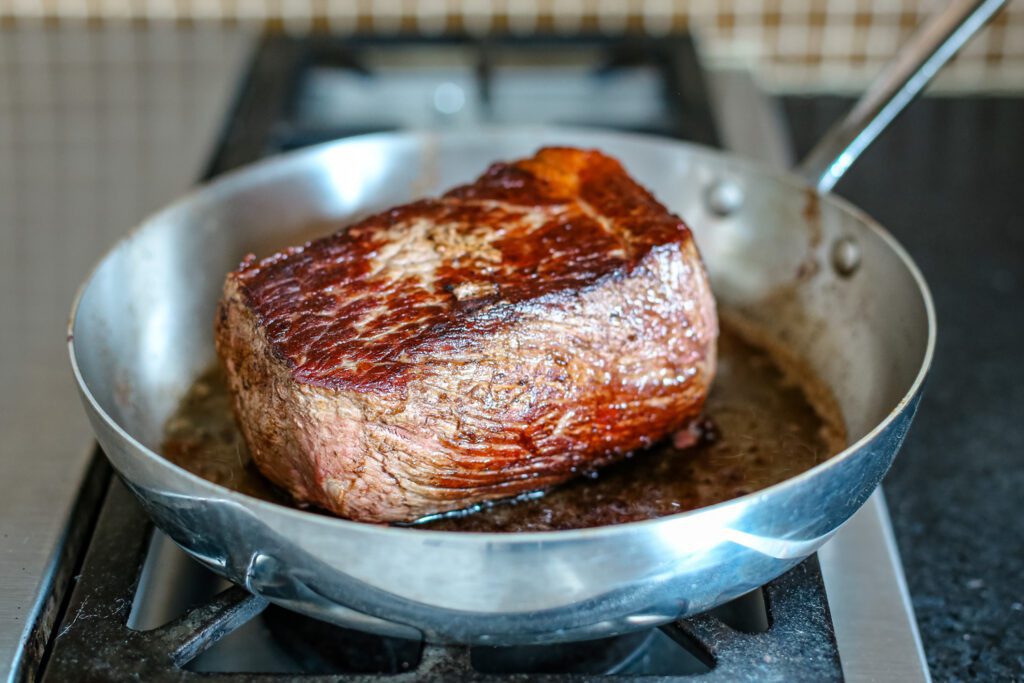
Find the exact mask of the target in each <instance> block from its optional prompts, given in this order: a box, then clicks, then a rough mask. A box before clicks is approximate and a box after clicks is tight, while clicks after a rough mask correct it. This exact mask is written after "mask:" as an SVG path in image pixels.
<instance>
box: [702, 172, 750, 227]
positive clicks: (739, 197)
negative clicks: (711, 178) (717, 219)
mask: <svg viewBox="0 0 1024 683" xmlns="http://www.w3.org/2000/svg"><path fill="white" fill-rule="evenodd" d="M704 201H705V202H706V203H707V205H708V209H710V210H711V212H712V213H714V214H716V215H718V216H722V217H723V218H724V217H725V216H729V215H731V214H733V213H735V212H736V211H737V210H738V209H739V208H740V207H741V206H743V190H741V189H740V186H739V185H737V184H736V183H734V182H733V181H731V180H716V181H715V182H714V183H712V184H711V186H710V187H708V189H707V192H705V194H704Z"/></svg>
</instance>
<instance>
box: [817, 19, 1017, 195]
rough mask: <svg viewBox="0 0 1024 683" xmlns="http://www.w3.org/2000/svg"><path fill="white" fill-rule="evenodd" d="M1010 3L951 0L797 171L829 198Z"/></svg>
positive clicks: (884, 69) (891, 63)
mask: <svg viewBox="0 0 1024 683" xmlns="http://www.w3.org/2000/svg"><path fill="white" fill-rule="evenodd" d="M1005 2H1006V0H953V2H950V3H949V4H948V5H947V6H946V7H945V8H944V9H942V10H941V11H940V12H938V13H937V14H936V15H935V16H933V17H932V18H930V19H929V20H928V21H927V22H926V23H925V24H924V26H922V27H921V28H920V29H919V30H918V31H917V32H916V33H915V34H914V35H913V36H912V37H911V39H910V42H908V43H907V44H906V45H905V46H904V47H903V48H902V49H901V50H900V51H899V53H898V54H897V55H896V57H895V58H894V59H893V60H892V61H891V62H889V63H888V64H887V65H886V66H885V68H883V69H882V72H881V73H879V74H878V76H876V77H875V80H874V81H873V82H872V83H871V85H870V86H869V87H868V89H867V92H865V93H864V95H863V96H862V97H861V98H860V100H858V102H857V104H856V105H854V107H853V109H851V110H850V113H848V114H847V115H846V117H845V118H843V120H842V121H840V122H839V123H837V124H835V125H834V126H832V128H830V129H829V131H828V132H827V133H825V136H824V137H823V138H822V139H821V140H820V141H819V142H818V144H817V145H815V147H814V149H812V150H811V152H810V153H809V154H808V155H807V156H806V157H805V158H804V160H803V161H802V162H800V165H799V166H798V167H797V173H798V174H799V175H801V176H803V177H804V178H805V179H806V180H807V182H809V183H810V184H811V185H813V186H814V187H815V188H816V189H817V190H818V192H819V193H825V192H828V191H830V190H831V189H832V187H833V186H834V185H835V184H836V183H837V182H838V181H839V179H840V178H842V177H843V174H844V173H846V171H847V169H849V168H850V166H851V165H852V164H853V162H854V161H856V160H857V157H859V156H860V154H861V152H863V151H864V150H865V149H867V147H868V145H870V144H871V143H872V142H874V140H875V138H877V137H878V135H879V134H880V133H881V132H882V131H883V130H885V128H886V126H888V125H889V124H890V123H891V122H892V120H893V119H894V118H896V116H897V115H898V114H899V113H900V112H901V111H903V108H904V107H906V106H907V105H908V104H909V103H910V101H911V100H913V99H914V98H915V97H916V96H917V94H918V93H919V92H921V90H922V89H923V88H924V86H925V85H927V84H928V82H929V81H930V80H931V79H932V77H933V76H935V74H936V73H938V71H939V69H941V68H942V66H943V65H944V64H945V63H946V62H947V61H948V60H949V58H950V57H952V56H953V55H954V54H956V52H957V50H959V49H960V48H961V47H962V46H963V45H964V44H965V43H966V42H967V41H968V40H970V39H971V37H972V36H973V35H974V34H975V33H976V32H977V31H978V29H980V28H981V27H982V26H984V24H985V22H987V21H988V20H989V19H990V18H991V17H992V15H993V14H995V13H996V12H997V11H998V10H999V8H1000V7H1002V6H1003V5H1004V4H1005Z"/></svg>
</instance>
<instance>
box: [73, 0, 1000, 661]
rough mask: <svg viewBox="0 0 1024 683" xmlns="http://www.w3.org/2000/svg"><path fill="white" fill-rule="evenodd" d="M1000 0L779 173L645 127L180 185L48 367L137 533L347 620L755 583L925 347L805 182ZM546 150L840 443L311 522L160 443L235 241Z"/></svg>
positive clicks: (874, 424) (567, 615) (877, 125)
mask: <svg viewBox="0 0 1024 683" xmlns="http://www.w3.org/2000/svg"><path fill="white" fill-rule="evenodd" d="M1000 4H1001V3H1000V2H991V1H990V2H982V3H978V2H960V3H954V4H952V5H950V7H949V8H948V9H947V10H945V11H944V13H943V14H942V15H941V16H939V17H938V18H936V19H935V20H933V22H932V23H931V24H929V25H928V26H927V27H926V28H925V29H924V30H923V31H922V32H921V33H920V34H919V35H918V37H917V39H916V40H915V41H914V43H913V44H911V45H910V46H909V47H908V50H909V51H908V52H906V53H904V54H903V55H902V57H901V58H900V60H898V61H897V62H896V63H894V64H893V65H892V66H891V67H890V68H889V70H888V71H886V73H885V74H884V75H883V77H882V80H881V81H879V84H878V85H876V86H875V87H874V88H873V89H872V90H871V91H870V92H869V94H868V95H867V96H866V98H865V100H864V101H863V102H862V103H861V104H860V105H858V107H857V108H856V109H855V110H854V112H853V113H852V114H851V117H850V118H848V119H847V121H846V122H844V124H843V125H842V126H841V127H840V128H838V129H837V131H836V132H834V133H832V134H831V135H830V137H828V138H826V140H825V142H824V143H823V146H822V147H820V148H819V149H818V150H817V151H816V152H815V153H814V154H812V156H811V159H810V161H809V163H808V164H807V165H805V167H804V168H803V171H802V173H801V174H785V173H776V172H771V171H767V170H765V169H763V168H760V167H758V166H756V165H754V164H751V163H748V162H745V161H743V160H741V159H736V158H733V157H731V156H729V155H727V154H722V153H718V152H715V151H711V150H708V149H703V148H700V147H697V146H693V145H688V144H684V143H679V142H673V141H670V140H664V139H659V138H653V137H641V136H635V135H623V134H617V133H609V132H600V131H592V130H570V129H551V128H497V129H488V130H479V131H475V132H457V133H417V132H410V133H400V134H385V135H372V136H368V137H361V138H354V139H349V140H344V141H341V142H336V143H330V144H326V145H322V146H319V147H315V148H312V149H308V150H305V151H300V152H297V153H293V154H287V155H284V156H281V157H277V158H274V159H272V160H269V161H266V162H263V163H258V164H255V165H253V166H252V167H249V168H247V169H245V170H242V171H239V172H237V173H232V174H230V175H228V176H225V177H223V178H222V179H219V180H217V181H216V182H214V183H212V184H210V185H208V186H206V187H202V188H200V189H197V190H195V191H194V192H192V193H191V194H190V195H188V196H186V197H184V198H182V199H181V200H179V201H178V202H176V203H175V204H173V205H171V206H170V207H168V208H166V209H164V210H163V211H161V212H160V213H158V214H156V215H154V216H153V217H151V218H150V219H148V220H147V221H146V222H145V223H143V224H142V225H141V226H140V227H139V228H138V229H137V230H135V231H134V232H133V233H131V234H130V235H129V236H128V237H127V238H125V239H124V240H122V241H121V242H120V243H119V244H117V245H116V246H115V247H114V249H113V250H112V251H111V252H110V253H109V254H108V255H107V256H106V257H105V258H104V259H103V261H102V262H101V263H100V264H99V266H98V267H97V268H96V270H95V272H93V274H92V275H91V276H90V278H89V279H88V281H87V282H86V283H85V285H84V286H83V288H82V290H81V292H80V294H79V296H78V300H77V301H76V303H75V306H74V309H73V311H72V316H71V323H70V330H69V333H70V334H69V347H70V353H71V362H72V365H73V367H74V372H75V375H76V377H77V379H78V383H79V386H80V388H81V393H82V397H83V401H84V404H85V408H86V410H87V412H88V413H89V417H90V419H91V421H92V424H93V427H94V429H95V431H96V435H97V437H98V439H99V442H100V444H101V445H102V447H103V450H104V451H105V452H106V454H107V456H108V457H109V459H110V461H111V463H113V465H114V467H115V468H116V470H117V471H118V473H119V474H120V475H121V477H122V478H123V479H124V480H125V482H126V483H127V484H128V486H129V487H130V488H131V490H132V491H134V493H135V494H136V495H137V496H138V498H139V500H140V501H141V502H142V504H143V506H144V507H145V509H146V511H147V512H148V513H149V514H150V515H151V516H152V518H153V520H154V521H155V522H156V524H157V526H159V527H160V528H161V529H163V530H164V531H165V532H166V533H167V534H168V535H169V536H170V537H171V538H172V539H174V541H176V542H177V543H178V544H179V545H180V546H181V547H183V548H184V549H185V550H186V551H187V552H188V553H190V554H191V555H192V556H193V557H195V558H196V559H198V560H199V561H200V562H202V563H203V564H204V565H206V566H208V567H210V568H211V569H213V570H214V571H215V572H217V573H219V574H222V575H223V576H225V577H227V578H228V579H230V580H231V581H233V582H235V583H237V584H240V585H242V586H244V587H246V588H247V589H248V590H249V591H251V592H253V593H256V594H259V595H262V596H264V597H266V598H267V599H269V600H270V601H272V602H276V603H279V604H281V605H284V606H286V607H288V608H291V609H294V610H297V611H299V612H303V613H306V614H309V615H312V616H314V617H317V618H320V619H325V620H328V621H333V622H337V623H340V624H345V625H349V626H354V627H356V628H360V629H364V630H369V631H375V632H379V633H384V634H390V635H398V636H408V637H420V636H421V634H422V635H423V636H425V637H426V638H427V639H428V640H432V641H460V642H473V643H491V644H513V643H535V642H553V641H568V640H577V639H587V638H595V637H600V636H605V635H610V634H617V633H622V632H626V631H630V630H634V629H641V628H646V627H650V626H653V625H656V624H660V623H664V622H668V621H671V620H673V619H676V618H677V617H680V616H685V615H689V614H692V613H695V612H700V611H703V610H706V609H708V608H710V607H712V606H715V605H718V604H720V603H723V602H725V601H727V600H730V599H732V598H734V597H736V596H738V595H740V594H742V593H744V592H746V591H748V590H750V589H752V588H754V587H756V586H760V585H762V584H764V583H765V582H766V581H769V580H771V579H772V578H774V577H776V576H778V575H779V574H781V573H783V572H784V571H786V570H787V569H788V568H790V567H792V566H793V565H795V564H796V563H798V562H799V561H800V560H801V559H802V558H804V557H806V556H807V555H809V554H810V553H812V552H814V551H815V550H816V549H817V548H818V547H819V546H820V545H821V544H822V543H824V542H825V541H826V540H827V539H828V538H829V537H830V536H831V535H832V534H833V533H834V532H835V531H836V529H837V528H838V527H839V526H840V525H841V524H842V523H843V522H844V521H846V520H847V519H848V518H849V517H850V516H851V515H852V514H853V513H854V512H855V511H856V510H857V509H858V508H859V507H860V506H861V504H862V503H863V502H864V501H865V500H866V499H867V497H868V496H869V494H870V493H871V492H872V491H873V490H874V488H875V487H876V486H877V485H878V483H879V481H880V480H881V479H882V476H883V475H884V474H885V472H886V470H887V469H888V468H889V465H890V464H891V462H892V459H893V457H894V456H895V454H896V451H897V449H898V448H899V446H900V443H901V441H902V440H903V437H904V435H905V434H906V432H907V429H908V427H909V426H910V421H911V418H912V417H913V415H914V411H915V409H916V406H917V402H918V398H919V396H920V391H921V386H922V383H923V381H924V377H925V373H926V371H927V369H928V365H929V363H930V361H931V356H932V349H933V346H934V341H935V317H934V312H933V309H932V303H931V300H930V296H929V293H928V289H927V286H926V285H925V282H924V280H923V279H922V278H921V275H920V273H919V272H918V270H917V268H916V267H915V266H914V264H913V262H912V261H911V260H910V258H909V257H908V256H907V254H906V253H905V252H904V251H903V249H902V248H900V246H899V245H898V244H897V243H896V242H895V240H893V239H892V237H890V236H889V235H888V234H887V233H886V232H885V231H884V230H883V229H882V228H881V227H880V226H878V225H877V224H876V223H875V222H874V221H872V220H871V218H869V217H868V216H866V215H864V214H863V213H861V212H860V211H858V210H857V209H856V208H854V207H853V206H851V205H849V204H848V203H846V202H844V201H842V200H841V199H838V198H836V197H832V196H830V195H828V194H824V195H820V194H819V191H826V190H827V189H828V188H830V187H831V185H832V183H834V182H835V180H836V179H838V177H839V176H840V175H841V174H842V173H843V171H844V170H845V169H846V167H848V166H849V164H850V162H852V160H853V158H854V157H855V156H856V155H857V154H858V153H859V152H860V150H862V149H863V148H864V147H865V146H866V145H867V143H868V142H870V139H871V138H873V137H874V135H876V134H877V133H878V132H879V130H880V129H881V128H882V127H884V124H885V123H887V121H888V120H889V119H891V118H892V116H893V115H894V114H895V112H896V111H898V109H899V108H900V107H901V106H902V104H903V103H905V102H906V101H907V100H908V99H909V98H911V97H913V95H914V94H915V93H916V92H917V90H919V89H920V88H921V87H923V85H924V82H926V81H927V77H928V76H930V75H931V74H932V73H934V71H935V70H937V68H938V66H940V65H941V63H942V62H943V61H945V59H946V58H948V57H949V56H950V54H952V52H953V51H955V49H956V47H958V46H959V44H961V43H962V42H964V41H965V40H966V38H967V36H969V35H970V33H972V32H973V31H974V30H975V29H976V28H977V27H978V26H979V25H980V24H981V23H983V22H984V21H985V19H987V17H988V16H989V15H990V14H991V13H992V12H994V11H995V9H996V8H998V6H999V5H1000ZM922 64H923V65H924V66H923V67H922ZM545 144H563V145H577V146H581V147H595V148H600V149H602V150H604V151H606V152H608V153H610V154H612V155H614V156H616V157H618V158H619V159H621V160H622V161H623V163H624V164H625V166H626V167H627V169H628V170H629V171H630V172H631V173H632V174H633V175H634V176H635V177H636V178H637V179H639V181H640V182H641V183H643V184H644V185H647V186H648V187H650V188H651V189H652V190H653V191H654V193H655V194H656V195H657V196H658V197H659V198H660V199H661V200H662V201H663V202H664V203H665V204H667V205H668V206H669V208H670V209H671V210H672V211H675V212H677V213H679V214H680V215H682V216H683V217H685V219H686V220H687V222H688V223H689V224H690V225H691V226H692V227H693V230H694V232H695V234H696V236H697V242H698V245H699V246H700V248H701V250H702V252H703V255H704V258H705V260H706V263H707V267H708V270H709V272H710V275H711V278H712V281H713V286H714V289H715V292H716V294H717V297H718V301H719V303H720V305H721V306H722V307H725V308H728V309H730V310H733V311H737V312H739V314H741V315H746V316H748V317H751V318H753V319H755V320H756V321H759V322H760V323H762V324H764V325H766V326H768V327H769V328H770V329H771V330H772V332H774V334H775V335H777V336H778V337H779V338H781V339H783V340H785V341H786V342H787V343H788V344H789V345H790V346H791V347H792V349H793V350H794V351H795V352H796V353H798V354H800V355H801V356H802V357H803V358H805V359H806V360H807V361H808V362H809V364H810V365H811V366H812V367H813V368H814V369H815V370H816V371H817V373H818V374H819V375H820V377H821V378H823V379H824V380H825V381H826V382H827V383H828V384H829V386H830V387H831V389H832V391H833V392H834V393H835V396H836V398H837V399H838V401H839V403H840V404H841V407H842V412H843V415H844V417H845V420H846V424H847V426H848V430H849V435H850V446H849V447H848V448H847V449H846V450H844V451H843V452H842V453H840V454H838V455H836V456H834V457H833V458H831V459H830V460H828V461H827V462H825V463H823V464H821V465H819V466H817V467H815V468H814V469H812V470H810V471H807V472H804V473H803V474H801V475H799V476H797V477H794V478H792V479H790V480H788V481H785V482H783V483H780V484H778V485H775V486H772V487H770V488H767V489H765V490H762V491H758V492H756V493H752V494H750V495H747V496H744V497H742V498H738V499H735V500H731V501H728V502H725V503H722V504H719V505H715V506H712V507H709V508H704V509H700V510H695V511H692V512H687V513H683V514H678V515H673V516H670V517H665V518H661V519H657V520H651V521H646V522H637V523H629V524H621V525H617V526H609V527H601V528H595V529H585V530H579V531H559V532H544V533H521V534H483V533H453V532H441V531H429V530H419V529H409V528H390V527H382V526H372V525H367V524H360V523H356V522H351V521H346V520H343V519H334V518H330V517H326V516H322V515H317V514H311V513H307V512H302V511H300V510H295V509H290V508H287V507H282V506H279V505H275V504H272V503H268V502H263V501H260V500H256V499H253V498H250V497H247V496H245V495H242V494H239V493H236V492H233V491H230V490H228V489H225V488H222V487H220V486H217V485H215V484H212V483H210V482H208V481H205V480H203V479H200V478H198V477H196V476H194V475H192V474H190V473H188V472H186V471H185V470H183V469H180V468H179V467H177V466H175V465H173V464H171V463H170V462H168V461H167V460H165V459H163V458H162V457H161V456H160V455H159V454H158V448H159V444H160V441H161V432H162V427H163V425H164V422H165V420H166V419H167V417H168V416H169V414H170V413H171V412H172V411H173V410H174V408H175V406H176V404H177V403H178V401H179V399H180V398H181V397H182V395H183V393H184V392H185V391H186V389H187V388H188V387H189V385H190V383H191V382H192V381H193V379H194V378H195V377H196V376H197V375H198V374H199V373H200V372H202V371H203V370H204V369H205V368H207V367H208V366H209V365H210V364H211V363H212V362H213V361H214V358H215V356H214V350H213V341H212V320H213V315H214V307H215V304H216V302H217V299H218V296H219V293H220V288H221V284H222V281H223V278H224V274H225V273H226V272H227V271H228V270H230V269H231V268H233V267H234V266H235V265H236V264H237V263H238V262H239V259H240V258H241V257H242V255H243V254H245V253H247V252H249V251H252V252H255V253H257V254H267V253H269V252H270V251H271V250H273V249H276V248H279V247H282V246H284V245H287V244H290V243H294V242H295V241H297V239H299V235H298V231H301V229H302V228H303V226H306V225H308V224H309V223H311V222H315V221H320V220H322V219H324V218H325V217H326V218H331V219H334V220H337V221H345V220H346V219H349V218H351V217H354V216H357V215H360V214H365V213H366V212H369V211H375V210H379V209H382V208H384V207H387V206H389V205H392V204H396V203H399V202H404V201H407V200H409V199H411V198H413V197H417V196H421V195H423V194H426V193H432V192H436V191H438V190H441V189H443V188H447V187H449V186H451V185H454V184H456V183H461V182H465V181H469V180H471V179H472V178H473V177H474V176H475V175H477V174H478V173H479V172H481V171H482V170H483V169H484V168H485V167H486V166H487V165H488V164H490V163H491V162H493V161H494V160H497V159H509V158H514V157H519V156H523V155H528V154H531V153H532V152H534V151H535V150H536V149H537V148H538V147H539V146H541V145H545ZM894 191H898V188H894ZM303 237H304V236H303ZM809 264H812V267H807V266H808V265H809ZM812 273H813V274H812Z"/></svg>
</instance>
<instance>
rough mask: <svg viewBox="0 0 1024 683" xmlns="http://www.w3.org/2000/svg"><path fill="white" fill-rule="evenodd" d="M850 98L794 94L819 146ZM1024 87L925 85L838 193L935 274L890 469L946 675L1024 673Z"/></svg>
mask: <svg viewBox="0 0 1024 683" xmlns="http://www.w3.org/2000/svg"><path fill="white" fill-rule="evenodd" d="M850 104H851V101H850V100H845V99H840V98H821V97H818V98H788V99H787V100H786V102H785V109H786V113H787V114H788V116H789V120H790V124H791V128H792V134H793V138H794V142H795V145H796V147H797V149H798V151H799V152H804V151H806V150H807V149H808V148H809V146H810V145H811V144H813V142H814V141H815V140H816V138H817V136H819V135H820V134H821V133H822V132H823V131H824V130H825V129H826V128H827V127H828V124H829V123H830V122H831V121H833V120H835V119H836V118H838V117H839V116H841V115H842V114H843V113H844V112H845V111H846V109H847V107H849V105H850ZM1022 191H1024V99H1021V98H981V97H976V98H949V99H946V98H926V99H924V100H921V101H918V102H916V103H914V104H913V105H911V107H910V109H909V110H908V111H907V112H905V113H904V115H903V116H902V117H901V118H900V119H899V120H898V121H897V122H896V123H895V124H894V126H893V127H892V129H890V130H889V131H887V132H886V133H885V134H884V135H883V137H882V138H880V139H879V140H878V141H877V142H876V144H875V145H874V146H872V147H871V148H870V149H869V150H868V152H867V153H866V154H865V155H864V156H863V157H862V158H861V160H860V161H858V162H857V164H856V165H855V167H854V168H853V169H852V170H851V171H850V173H849V175H848V176H847V177H846V178H845V179H844V180H843V181H842V182H841V183H840V184H839V185H838V186H837V188H836V192H837V193H838V194H840V195H842V196H844V197H846V198H848V199H850V200H851V201H853V202H854V203H855V204H857V205H858V206H860V207H862V208H863V209H865V210H866V211H868V213H870V214H871V215H873V216H874V217H875V218H876V219H878V220H879V221H881V223H882V224H883V225H885V226H886V227H887V228H888V229H889V230H890V231H891V232H892V233H893V235H895V236H896V238H897V239H898V240H899V241H900V242H902V243H903V245H904V246H905V247H906V248H907V250H908V251H909V252H910V254H911V255H912V256H913V258H914V259H915V261H916V262H917V264H918V265H919V266H920V267H921V270H922V271H923V272H924V275H925V277H926V279H927V280H928V283H929V284H930V286H931V290H932V294H933V295H934V298H935V305H936V308H937V312H938V320H939V335H938V346H937V351H936V355H935V362H934V365H933V366H932V371H931V375H930V378H929V380H928V384H927V386H926V389H925V393H924V397H923V399H922V401H921V405H920V409H919V411H918V414H917V418H916V420H915V422H914V425H913V427H912V428H911V430H910V434H909V435H908V437H907V440H906V442H905V445H904V447H903V450H902V451H901V453H900V454H899V456H898V457H897V458H896V463H895V465H894V466H893V469H892V470H891V472H890V473H889V475H888V477H887V478H886V480H885V483H884V486H885V490H886V494H887V498H888V501H889V506H890V509H891V513H892V517H893V524H894V527H895V532H896V538H897V541H898V543H899V547H900V551H901V553H902V556H903V563H904V567H905V569H906V574H907V581H908V584H909V587H910V592H911V596H912V598H913V603H914V609H915V610H916V612H917V618H918V622H919V625H920V628H921V635H922V638H923V640H924V646H925V651H926V654H927V657H928V663H929V665H930V667H931V669H932V675H933V676H934V678H935V680H937V681H948V680H970V679H975V678H977V679H982V680H993V681H996V680H998V681H1005V680H1024V513H1022V512H1021V501H1022V499H1024V209H1022V208H1021V207H1022V205H1024V204H1022V201H1024V196H1022Z"/></svg>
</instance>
